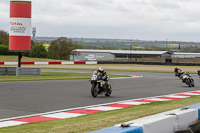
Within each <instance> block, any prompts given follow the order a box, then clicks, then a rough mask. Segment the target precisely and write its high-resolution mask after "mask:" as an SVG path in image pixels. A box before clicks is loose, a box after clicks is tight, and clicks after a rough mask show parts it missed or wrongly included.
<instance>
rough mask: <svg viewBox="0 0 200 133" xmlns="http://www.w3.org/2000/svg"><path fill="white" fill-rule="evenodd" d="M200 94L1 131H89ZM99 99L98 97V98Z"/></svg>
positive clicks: (175, 105)
mask: <svg viewBox="0 0 200 133" xmlns="http://www.w3.org/2000/svg"><path fill="white" fill-rule="evenodd" d="M199 99H200V96H194V97H190V98H187V99H179V100H172V101H163V102H155V103H150V104H145V105H139V106H132V107H128V108H125V109H118V110H113V111H106V112H99V113H96V114H90V115H86V116H80V117H76V118H69V119H62V120H53V121H46V122H38V123H30V124H25V125H20V126H15V127H6V128H1V129H0V132H1V133H87V132H90V131H94V130H98V129H102V128H106V127H109V126H114V125H115V124H119V123H123V122H127V121H130V120H134V119H137V118H141V117H145V116H149V115H153V114H157V113H160V112H164V111H168V110H172V109H177V108H181V107H184V106H187V105H192V104H195V103H199V102H200V100H199ZM97 100H98V99H97Z"/></svg>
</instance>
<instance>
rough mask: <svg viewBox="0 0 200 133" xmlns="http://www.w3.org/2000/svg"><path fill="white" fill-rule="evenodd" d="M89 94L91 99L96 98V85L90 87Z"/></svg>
mask: <svg viewBox="0 0 200 133" xmlns="http://www.w3.org/2000/svg"><path fill="white" fill-rule="evenodd" d="M91 94H92V96H93V97H97V96H98V90H97V87H96V85H94V84H92V87H91Z"/></svg>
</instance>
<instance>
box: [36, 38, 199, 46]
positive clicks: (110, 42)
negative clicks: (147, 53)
mask: <svg viewBox="0 0 200 133" xmlns="http://www.w3.org/2000/svg"><path fill="white" fill-rule="evenodd" d="M56 39H58V37H36V38H35V40H36V41H42V42H43V43H44V44H50V42H51V41H53V40H56ZM70 39H71V40H72V41H74V42H78V43H79V44H83V45H86V46H96V47H103V46H109V47H115V48H118V49H129V48H130V45H131V46H132V47H151V46H157V47H178V46H179V44H180V45H181V46H182V47H184V46H197V47H200V42H182V41H157V40H155V41H146V40H130V39H100V38H70Z"/></svg>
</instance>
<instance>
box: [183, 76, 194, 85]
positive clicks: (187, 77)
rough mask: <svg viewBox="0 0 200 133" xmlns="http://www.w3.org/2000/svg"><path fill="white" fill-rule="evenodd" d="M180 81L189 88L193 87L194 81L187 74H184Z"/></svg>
mask: <svg viewBox="0 0 200 133" xmlns="http://www.w3.org/2000/svg"><path fill="white" fill-rule="evenodd" d="M182 81H183V82H184V83H186V84H187V85H188V86H189V87H194V86H195V85H194V79H193V78H192V77H191V76H190V74H189V73H184V74H183V78H182Z"/></svg>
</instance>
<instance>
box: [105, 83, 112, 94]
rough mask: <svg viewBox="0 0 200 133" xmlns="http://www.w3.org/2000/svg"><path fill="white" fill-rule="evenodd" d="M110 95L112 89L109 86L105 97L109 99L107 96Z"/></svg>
mask: <svg viewBox="0 0 200 133" xmlns="http://www.w3.org/2000/svg"><path fill="white" fill-rule="evenodd" d="M111 93H112V87H111V85H110V88H108V90H107V92H106V94H105V96H107V97H109V96H110V95H111Z"/></svg>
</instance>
